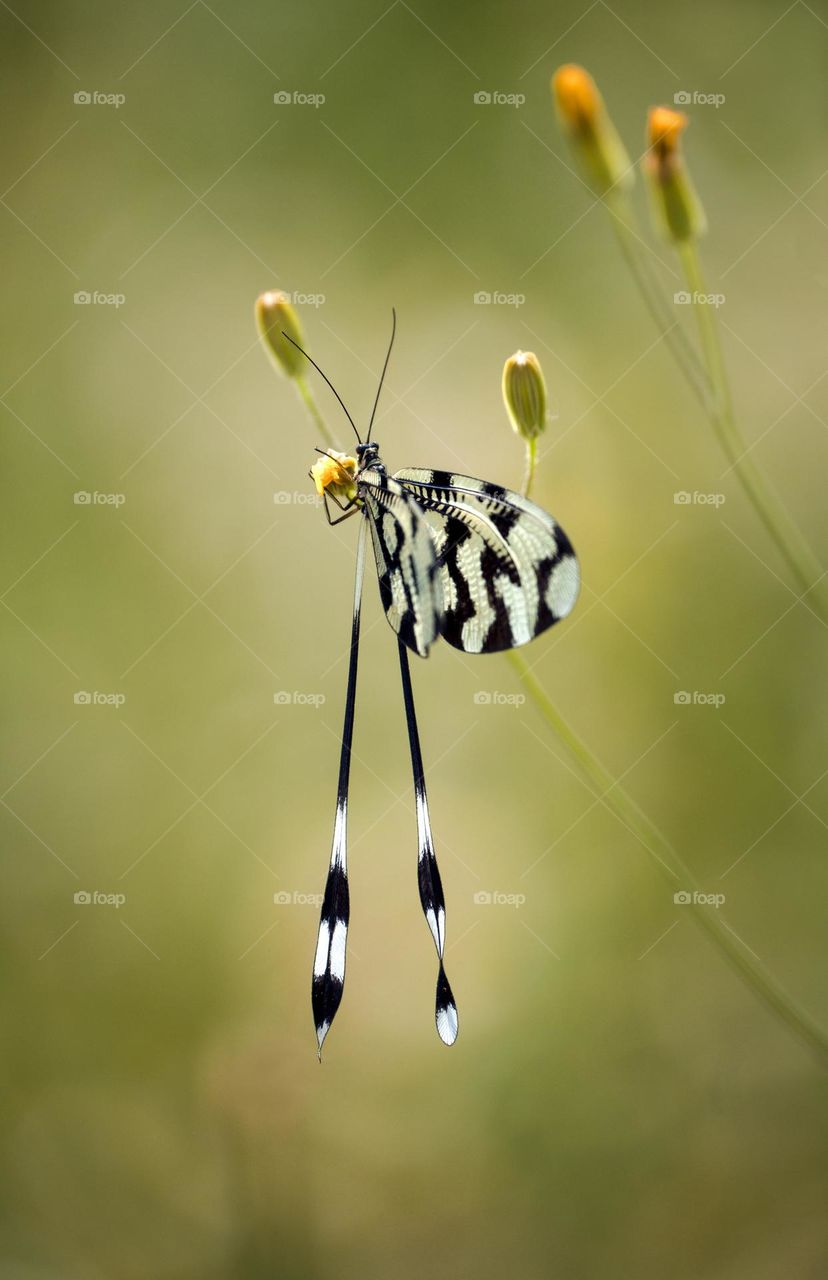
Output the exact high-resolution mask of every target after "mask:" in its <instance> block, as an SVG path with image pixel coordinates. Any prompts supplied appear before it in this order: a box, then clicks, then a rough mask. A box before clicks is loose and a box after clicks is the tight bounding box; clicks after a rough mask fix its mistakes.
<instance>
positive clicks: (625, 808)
mask: <svg viewBox="0 0 828 1280" xmlns="http://www.w3.org/2000/svg"><path fill="white" fill-rule="evenodd" d="M506 656H507V657H508V659H509V661H510V662H511V664H512V666H513V668H514V670H515V672H516V674H517V676H518V679H519V680H520V682H521V684H522V686H523V688H524V689H525V690H526V693H527V695H528V696H529V697H530V698H531V700H532V702H533V703H534V704H535V707H536V708H537V710H538V711H539V712H540V714H541V716H542V717H543V719H544V721H545V722H546V724H547V725H548V726H549V728H550V729H551V730H552V731H553V733H554V734H555V735H556V737H557V738H558V739H559V740H560V742H562V743H563V745H564V746H565V747H566V749H567V751H568V752H569V754H570V755H571V756H572V758H573V759H574V761H575V763H576V764H577V766H578V768H579V770H580V772H581V773H582V775H583V776H584V778H585V779H586V781H587V783H588V784H589V786H590V789H591V790H592V791H593V793H594V794H595V795H596V797H597V799H598V800H599V801H600V803H601V804H603V805H604V806H605V808H607V809H609V810H610V812H612V813H614V814H615V816H616V817H617V818H618V819H620V821H621V822H622V824H623V825H624V826H625V827H626V828H627V830H628V831H629V832H631V834H632V835H634V836H635V837H636V838H637V839H638V840H639V841H640V843H641V844H643V845H644V847H645V848H646V849H647V850H648V851H649V853H650V854H651V855H652V857H653V859H654V861H655V865H656V867H657V868H658V870H659V871H660V873H661V874H662V876H663V877H664V879H665V880H666V881H667V883H668V885H669V886H670V888H671V891H672V892H673V893H675V892H676V891H678V890H684V891H686V892H687V893H688V894H690V899H691V900H690V901H689V902H687V903H686V905H684V906H682V911H688V912H690V914H691V915H692V916H693V918H694V920H695V921H696V923H697V924H698V925H700V926H701V928H702V929H704V931H705V932H706V933H707V935H708V937H709V938H710V940H711V941H712V942H713V943H714V944H715V945H716V946H717V947H718V948H719V950H720V951H721V952H722V954H723V955H724V956H725V958H726V959H727V961H728V963H729V964H730V965H731V966H732V967H733V969H734V970H735V971H736V973H737V974H738V975H739V977H741V978H742V980H743V981H744V982H745V983H746V984H747V985H748V986H749V987H750V988H751V990H752V991H753V992H754V994H755V995H757V996H758V997H759V998H760V999H761V1000H762V1001H764V1003H765V1004H766V1005H767V1007H768V1008H769V1009H770V1010H771V1011H772V1012H773V1013H775V1014H776V1016H777V1017H778V1018H779V1019H780V1020H781V1021H782V1022H783V1023H784V1024H785V1025H786V1026H787V1027H788V1029H789V1030H790V1031H792V1032H793V1034H794V1035H796V1036H797V1037H798V1038H799V1039H800V1040H801V1041H802V1042H803V1043H804V1044H806V1045H807V1046H808V1048H810V1049H811V1050H813V1051H814V1053H816V1054H817V1056H818V1057H819V1058H820V1059H822V1060H824V1061H825V1062H826V1064H828V1037H826V1035H825V1032H824V1031H823V1030H822V1028H821V1027H820V1026H819V1025H818V1023H816V1022H815V1021H814V1019H813V1018H811V1016H810V1014H808V1013H807V1012H806V1011H805V1010H804V1009H801V1008H799V1007H798V1006H797V1005H796V1004H795V1002H794V1001H793V1000H792V999H791V997H790V996H789V995H788V993H787V992H786V991H785V990H784V989H783V988H782V987H781V986H780V984H779V983H778V982H777V981H776V979H775V978H774V977H773V975H772V974H770V973H769V972H768V971H767V969H766V968H765V967H764V965H763V964H762V962H761V961H760V960H759V959H758V957H757V956H755V955H754V954H753V952H752V951H749V950H748V948H747V947H746V946H745V944H744V943H743V942H740V941H739V939H738V938H737V937H736V934H734V933H733V932H732V931H731V930H730V929H729V928H728V926H727V925H726V924H725V923H724V921H723V920H722V918H721V915H720V913H719V912H718V910H717V909H716V908H715V907H713V906H707V905H705V904H704V901H703V898H704V896H705V895H702V901H697V900H696V897H695V896H694V895H698V894H699V893H700V889H699V885H698V882H697V880H696V877H695V876H694V875H693V873H692V872H691V871H690V869H689V867H688V866H687V865H686V863H685V862H684V861H683V860H682V859H681V858H680V857H679V855H678V854H677V853H676V851H675V849H673V847H672V846H671V845H670V843H669V842H668V840H667V839H666V837H665V836H664V835H662V833H661V832H660V831H659V829H658V827H656V826H655V824H654V823H653V822H652V821H651V820H650V819H649V818H648V817H647V815H646V814H645V813H644V812H643V810H642V809H641V808H640V807H639V806H638V805H637V804H636V802H635V801H634V800H633V799H632V797H631V796H630V795H629V794H628V793H627V792H626V791H625V790H624V788H623V787H622V786H621V785H620V783H618V782H617V781H615V780H614V779H613V778H612V775H611V774H610V773H609V772H608V770H607V769H605V768H604V766H603V765H602V764H601V763H600V761H598V760H597V759H596V757H595V756H594V755H593V754H592V752H591V751H590V750H589V748H588V747H587V746H586V745H585V743H583V742H582V741H581V739H580V738H579V737H578V735H577V734H576V733H575V731H574V730H573V729H572V727H571V726H570V725H569V724H568V723H567V721H566V720H565V719H564V718H563V716H562V715H561V713H560V712H559V711H558V710H557V708H556V707H555V705H554V704H553V702H552V700H551V699H550V698H549V696H548V695H547V693H546V691H545V690H544V689H543V687H542V685H541V684H540V682H539V681H538V680H537V678H536V677H535V676H534V675H533V674H532V671H531V670H530V668H529V666H528V665H527V663H526V661H525V659H524V658H523V656H522V655H521V654H520V653H518V652H517V651H516V650H510V651H509V652H508V653H507V655H506Z"/></svg>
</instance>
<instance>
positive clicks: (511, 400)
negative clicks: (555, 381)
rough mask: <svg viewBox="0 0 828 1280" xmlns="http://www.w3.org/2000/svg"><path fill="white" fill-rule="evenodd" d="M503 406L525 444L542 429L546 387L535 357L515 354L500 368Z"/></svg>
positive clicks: (521, 353)
mask: <svg viewBox="0 0 828 1280" xmlns="http://www.w3.org/2000/svg"><path fill="white" fill-rule="evenodd" d="M503 403H504V404H505V406H506V412H507V413H508V415H509V421H510V422H511V424H512V426H513V428H514V430H515V431H516V432H517V434H518V435H519V436H521V438H522V439H523V440H526V441H527V442H528V441H530V440H536V439H537V437H538V436H539V435H540V434H541V432H542V431H543V430H544V428H545V427H546V383H545V382H544V378H543V370H542V369H541V367H540V361H539V360H538V357H537V356H536V355H535V354H534V352H532V351H516V352H515V354H514V355H513V356H509V359H508V360H507V361H506V363H505V365H504V366H503Z"/></svg>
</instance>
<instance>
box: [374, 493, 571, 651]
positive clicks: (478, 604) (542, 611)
mask: <svg viewBox="0 0 828 1280" xmlns="http://www.w3.org/2000/svg"><path fill="white" fill-rule="evenodd" d="M393 479H394V480H396V481H397V482H398V484H399V485H400V486H401V487H402V489H403V490H404V491H405V492H407V493H408V494H411V495H412V497H413V498H414V499H415V500H416V502H417V503H419V505H420V506H421V507H423V508H424V509H425V510H426V511H427V512H428V513H429V516H430V518H431V521H432V522H433V526H434V527H433V538H434V545H435V548H436V552H437V562H438V565H439V569H440V577H441V579H442V597H443V613H442V618H441V622H440V633H441V635H443V636H444V637H445V639H446V640H448V642H449V644H452V645H454V646H455V648H457V649H463V650H465V652H466V653H494V652H496V651H498V650H501V649H514V648H517V647H518V646H519V645H523V644H528V642H529V641H530V640H533V639H534V638H535V636H537V635H540V634H541V632H543V631H545V630H546V629H547V627H551V626H552V625H553V623H555V622H559V621H560V620H561V618H565V617H566V615H567V614H568V613H570V612H571V610H572V608H573V607H574V605H575V601H576V600H577V598H578V589H579V586H580V574H579V569H578V561H577V559H576V556H575V552H574V551H573V549H572V545H571V543H570V541H569V539H568V538H567V536H566V534H565V533H564V531H563V529H562V528H561V527H560V525H559V524H558V523H557V521H555V520H554V519H553V518H552V516H550V515H548V514H547V513H546V512H545V511H543V510H542V509H541V508H540V507H538V506H536V504H535V503H534V502H530V501H529V500H528V498H524V497H522V496H521V494H519V493H515V492H513V491H512V490H511V489H504V488H502V487H501V486H500V485H496V484H490V483H488V482H487V481H485V480H476V479H474V478H473V477H472V476H464V475H456V474H454V473H452V472H449V471H432V470H428V469H425V468H422V469H421V468H409V469H406V470H404V471H398V472H397V473H396V474H395V476H394V477H393Z"/></svg>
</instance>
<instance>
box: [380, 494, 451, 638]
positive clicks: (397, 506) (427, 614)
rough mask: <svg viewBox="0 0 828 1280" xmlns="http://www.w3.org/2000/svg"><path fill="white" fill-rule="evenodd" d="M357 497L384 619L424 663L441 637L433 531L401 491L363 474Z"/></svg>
mask: <svg viewBox="0 0 828 1280" xmlns="http://www.w3.org/2000/svg"><path fill="white" fill-rule="evenodd" d="M359 493H360V497H361V498H362V500H363V502H364V504H365V510H366V512H367V514H368V522H369V524H370V526H371V538H372V541H373V544H374V555H375V557H376V561H377V574H378V576H379V587H380V598H381V600H382V607H383V609H384V610H385V616H386V617H387V619H388V621H389V622H390V623H391V626H392V627H393V628H394V630H395V631H396V633H397V635H398V636H399V637H400V639H401V640H402V642H403V644H405V645H407V647H408V648H409V649H413V650H414V652H415V653H417V654H419V655H420V657H421V658H424V657H425V656H426V655H427V653H428V650H429V648H430V646H431V645H432V644H433V643H434V641H435V640H436V639H437V637H438V635H439V634H440V622H441V619H442V615H443V592H442V574H441V571H440V566H439V565H438V563H437V555H436V550H435V545H434V535H433V532H432V529H431V527H430V525H429V523H428V521H427V520H426V518H425V516H424V515H423V513H422V511H421V510H420V508H419V506H418V504H417V502H415V501H412V498H411V496H410V495H409V494H408V493H406V491H405V490H404V489H403V487H402V485H399V484H397V482H396V480H394V479H392V478H391V477H390V476H388V475H386V474H385V473H384V472H379V471H374V470H370V469H368V470H366V471H364V472H363V473H362V474H361V476H360V482H359Z"/></svg>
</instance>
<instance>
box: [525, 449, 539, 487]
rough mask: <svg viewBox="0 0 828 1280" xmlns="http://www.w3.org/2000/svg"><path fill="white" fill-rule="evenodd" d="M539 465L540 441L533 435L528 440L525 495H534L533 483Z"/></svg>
mask: <svg viewBox="0 0 828 1280" xmlns="http://www.w3.org/2000/svg"><path fill="white" fill-rule="evenodd" d="M537 465H538V441H537V437H536V436H533V437H532V439H531V440H527V441H526V478H525V479H524V481H523V496H524V498H529V497H531V496H532V485H533V484H534V483H535V468H536V467H537Z"/></svg>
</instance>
